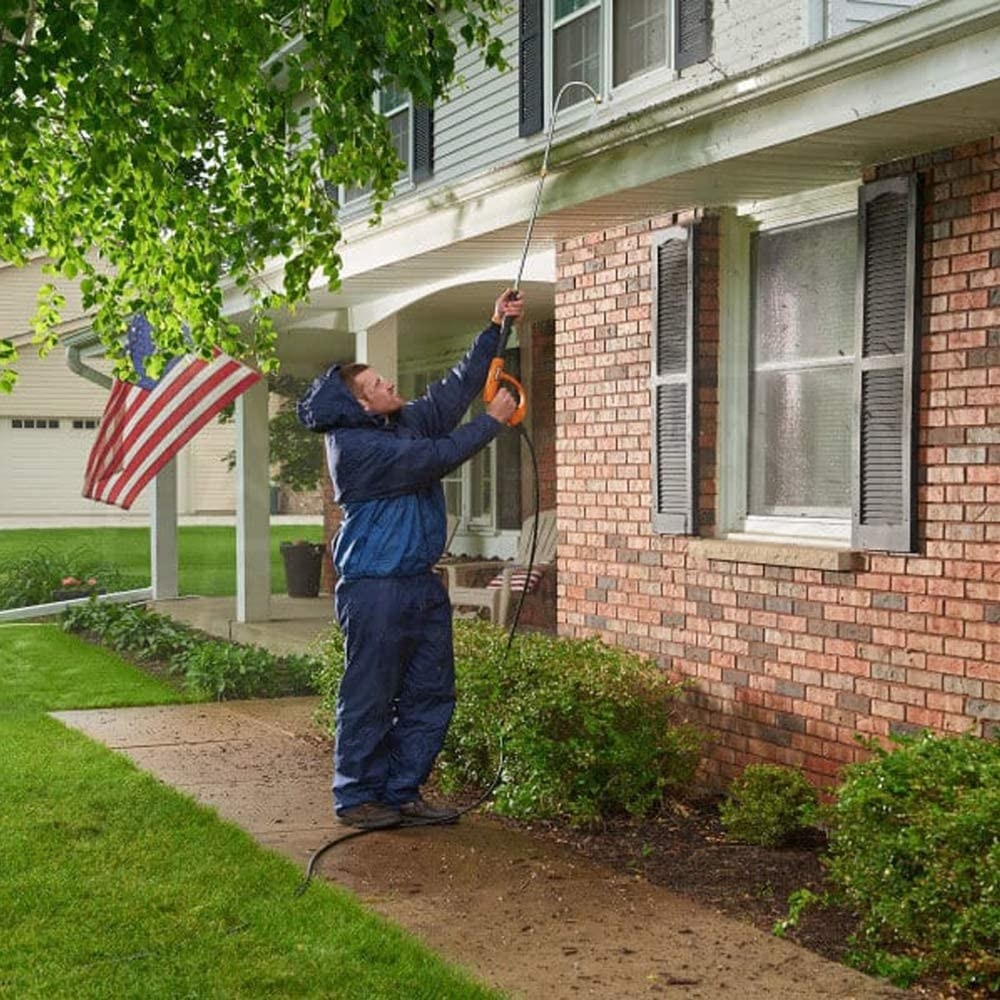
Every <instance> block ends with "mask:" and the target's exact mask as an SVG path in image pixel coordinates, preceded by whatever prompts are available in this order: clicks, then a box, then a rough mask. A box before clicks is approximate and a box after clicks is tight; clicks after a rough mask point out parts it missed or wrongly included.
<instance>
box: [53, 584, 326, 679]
mask: <svg viewBox="0 0 1000 1000" xmlns="http://www.w3.org/2000/svg"><path fill="white" fill-rule="evenodd" d="M63 628H64V629H66V630H67V631H70V632H86V633H88V634H90V635H93V636H95V637H96V638H97V639H99V640H100V641H101V642H102V643H103V644H104V645H107V646H110V647H111V648H112V649H114V650H115V651H116V652H119V653H121V654H123V655H125V656H128V657H130V658H132V659H135V660H138V661H139V662H151V661H159V662H162V663H165V664H166V665H167V666H168V668H169V670H170V672H171V673H173V674H175V675H177V676H179V677H180V678H181V680H182V683H183V685H184V687H185V688H186V689H187V690H189V691H191V692H192V694H194V695H195V696H196V697H201V698H217V699H223V698H250V697H270V696H274V695H277V694H299V693H304V692H307V691H312V690H314V687H313V683H312V675H313V673H314V672H316V671H317V670H318V669H319V667H320V664H319V662H318V661H317V660H316V659H315V658H313V657H310V656H301V655H291V656H276V655H275V654H273V653H271V652H269V651H268V650H266V649H262V648H260V647H258V646H244V645H240V644H239V643H234V642H228V641H225V640H221V639H214V638H211V637H209V636H206V635H205V634H203V633H201V632H198V631H197V630H195V629H192V628H188V626H186V625H183V624H181V623H179V622H176V621H174V620H173V619H172V618H170V617H168V616H167V615H160V614H156V613H155V612H153V611H147V610H146V609H145V608H144V607H142V606H141V605H126V604H113V603H111V602H109V601H97V600H94V599H91V600H90V601H88V602H87V603H86V604H79V605H75V606H74V607H70V608H67V609H66V611H65V612H64V613H63Z"/></svg>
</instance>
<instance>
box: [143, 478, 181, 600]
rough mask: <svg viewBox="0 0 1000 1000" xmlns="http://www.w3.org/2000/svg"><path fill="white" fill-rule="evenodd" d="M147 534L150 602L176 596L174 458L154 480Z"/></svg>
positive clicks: (175, 480)
mask: <svg viewBox="0 0 1000 1000" xmlns="http://www.w3.org/2000/svg"><path fill="white" fill-rule="evenodd" d="M149 532H150V538H149V561H150V568H151V569H152V577H153V600H160V599H162V598H169V597H176V596H177V594H178V593H179V591H178V586H177V460H176V459H171V460H170V461H169V462H168V463H167V464H166V465H165V466H164V467H163V468H162V469H161V470H160V471H159V473H158V474H157V475H156V476H155V477H154V479H153V496H152V503H151V505H150V511H149Z"/></svg>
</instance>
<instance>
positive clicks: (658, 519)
mask: <svg viewBox="0 0 1000 1000" xmlns="http://www.w3.org/2000/svg"><path fill="white" fill-rule="evenodd" d="M694 251H695V231H694V230H693V229H688V228H684V227H682V226H676V227H673V228H671V229H667V230H665V231H664V232H662V233H660V234H659V235H658V236H657V237H656V238H655V239H654V242H653V268H652V273H653V312H652V328H653V351H652V354H653V373H652V379H651V387H652V394H653V530H654V531H658V532H660V533H662V534H670V535H684V534H693V533H694V531H695V524H696V522H695V483H696V481H697V479H696V475H695V468H694V465H695V463H694V452H695V450H694V440H695V406H694V402H695V400H694V393H695V378H694V331H695V323H696V319H697V317H696V315H695V304H696V302H697V295H696V290H695V266H694V261H695V256H694Z"/></svg>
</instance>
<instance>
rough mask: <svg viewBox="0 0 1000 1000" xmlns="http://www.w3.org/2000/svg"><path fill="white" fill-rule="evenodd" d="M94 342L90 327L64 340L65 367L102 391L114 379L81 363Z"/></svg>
mask: <svg viewBox="0 0 1000 1000" xmlns="http://www.w3.org/2000/svg"><path fill="white" fill-rule="evenodd" d="M95 342H96V339H95V335H94V330H93V328H92V327H87V328H86V329H84V330H78V331H77V332H76V333H73V334H71V335H70V336H69V337H67V338H66V340H65V345H66V366H67V367H68V368H69V370H70V371H71V372H73V373H74V374H76V375H79V376H81V377H82V378H85V379H87V381H89V382H93V383H94V384H95V385H99V386H100V387H101V388H102V389H110V388H111V387H112V386H113V385H114V379H113V378H111V376H110V375H105V374H104V372H101V371H98V370H97V369H96V368H93V367H91V366H90V365H88V364H86V363H85V362H84V361H83V357H82V353H83V351H84V350H85V349H86V348H88V347H92V346H93V345H94V343H95ZM0 620H2V619H0Z"/></svg>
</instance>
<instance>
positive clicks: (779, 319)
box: [650, 175, 920, 552]
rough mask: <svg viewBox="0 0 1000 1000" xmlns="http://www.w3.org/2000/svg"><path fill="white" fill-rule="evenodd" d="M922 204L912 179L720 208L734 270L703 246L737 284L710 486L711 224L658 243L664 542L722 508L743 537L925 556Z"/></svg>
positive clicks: (730, 530) (655, 400)
mask: <svg viewBox="0 0 1000 1000" xmlns="http://www.w3.org/2000/svg"><path fill="white" fill-rule="evenodd" d="M918 191H919V187H918V183H917V178H916V176H915V175H911V176H903V177H894V178H890V179H886V180H879V181H874V182H871V183H869V184H864V185H862V186H861V187H860V188H859V187H857V185H853V184H846V185H835V186H833V187H831V188H827V189H823V190H820V191H814V192H807V193H805V194H803V195H796V196H792V197H789V198H784V199H775V200H774V201H773V202H769V203H763V204H757V205H754V206H753V207H752V209H751V210H748V211H747V213H746V214H745V215H744V216H743V217H742V218H741V217H740V215H739V214H738V213H736V212H734V211H731V210H727V211H724V212H722V213H721V218H720V222H719V238H718V245H719V248H720V249H719V255H718V260H716V259H715V256H714V249H712V248H714V245H715V244H714V241H709V243H708V244H707V245H706V246H707V248H706V249H705V250H704V254H705V255H706V256H705V258H704V261H706V262H708V263H709V264H710V266H711V267H713V268H715V267H717V268H718V273H719V275H721V276H722V277H721V280H720V288H719V307H720V308H719V316H720V319H719V328H718V334H719V342H720V349H721V351H720V363H719V394H718V397H719V408H718V429H717V432H716V433H715V434H713V435H712V440H713V442H714V455H713V453H712V452H709V453H708V454H709V455H712V457H714V458H715V463H714V465H712V466H706V467H705V468H704V469H703V470H702V472H703V473H704V475H705V476H706V477H707V478H706V480H705V482H702V481H701V480H700V479H699V472H698V468H697V460H698V457H699V451H700V444H699V440H700V439H699V434H698V417H699V405H698V404H697V403H695V402H694V400H696V399H697V398H698V395H699V394H698V392H697V386H698V377H699V371H701V370H703V366H704V365H705V364H709V363H712V362H714V355H713V351H712V345H711V343H710V342H706V344H705V345H704V346H702V345H701V344H700V343H699V337H700V335H701V331H700V329H699V317H698V312H697V306H698V302H699V299H700V296H699V293H698V290H697V289H698V270H699V266H700V265H701V263H702V262H703V257H702V256H701V254H702V251H699V250H698V249H697V248H698V245H699V244H698V231H699V227H698V226H693V227H690V228H684V227H674V228H672V229H669V230H664V231H663V232H661V233H660V234H658V235H657V236H656V238H655V239H654V241H653V246H652V252H653V254H654V258H653V268H652V277H653V310H652V321H653V337H654V342H653V347H654V349H653V352H652V355H653V357H652V375H651V380H650V389H651V397H652V398H651V403H652V409H653V454H652V460H653V461H652V465H653V483H652V494H653V510H652V522H653V527H654V530H656V531H659V532H661V533H664V534H695V533H697V525H698V524H699V523H700V522H701V518H702V514H704V513H712V512H711V510H709V509H708V508H709V505H714V517H715V523H716V524H717V525H718V526H719V529H720V531H721V533H722V534H725V535H728V536H729V537H730V538H734V537H735V538H739V537H740V536H744V537H747V536H750V537H752V538H753V539H757V540H761V539H766V538H774V539H783V540H786V541H795V542H801V543H806V544H834V545H841V546H845V545H848V544H849V545H851V546H852V547H854V548H858V549H872V550H882V551H892V552H912V551H913V550H914V526H915V516H914V512H915V510H916V503H915V496H914V487H915V482H916V476H915V474H914V469H915V465H916V459H915V456H916V448H915V445H916V434H915V426H916V421H915V418H914V401H915V398H916V380H917V360H918V355H919V352H918V337H917V332H918V329H919V316H920V311H919V303H918V298H919V280H918V276H919V275H918V266H919V258H920V236H919V218H920V214H919V207H918ZM711 315H712V316H714V311H713V313H712V314H711ZM707 322H708V323H709V326H708V327H707V330H706V332H707V333H709V334H710V335H712V336H713V337H714V319H712V318H710V319H709V320H708V321H707ZM710 359H711V360H710ZM699 365H701V366H702V368H699ZM705 405H710V404H707V403H706V404H705ZM708 414H709V416H710V417H711V418H712V422H713V423H714V418H715V411H714V410H711V411H708ZM701 487H706V488H705V489H703V490H702V494H703V495H700V494H699V489H700V488H701ZM700 504H704V505H705V509H704V510H703V509H702V508H701V506H700Z"/></svg>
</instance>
